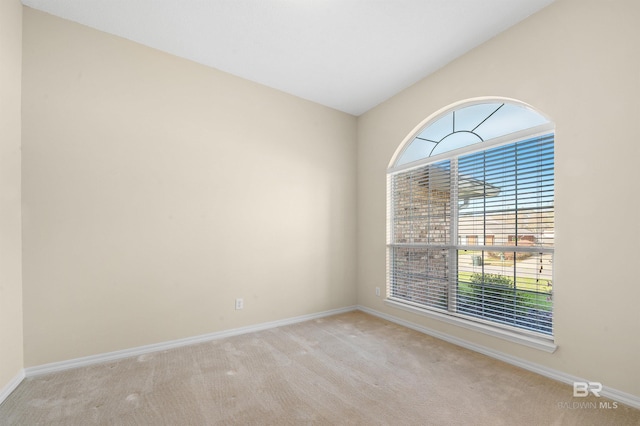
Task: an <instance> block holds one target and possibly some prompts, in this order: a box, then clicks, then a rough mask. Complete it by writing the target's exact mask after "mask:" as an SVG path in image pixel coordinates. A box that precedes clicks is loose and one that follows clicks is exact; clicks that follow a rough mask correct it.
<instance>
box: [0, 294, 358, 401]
mask: <svg viewBox="0 0 640 426" xmlns="http://www.w3.org/2000/svg"><path fill="white" fill-rule="evenodd" d="M356 309H357V308H356V306H348V307H346V308H339V309H332V310H329V311H324V312H318V313H315V314H308V315H301V316H299V317H293V318H286V319H282V320H277V321H270V322H265V323H261V324H256V325H249V326H246V327H240V328H234V329H231V330H224V331H218V332H215V333H209V334H203V335H200V336H193V337H187V338H184V339H177V340H171V341H168V342H161V343H155V344H152V345H146V346H138V347H135V348H130V349H123V350H121V351H115V352H107V353H103V354H97V355H90V356H85V357H81V358H75V359H70V360H67V361H60V362H53V363H50V364H44V365H38V366H34V367H28V368H26V369H25V373H26V377H34V376H39V375H42V374H49V373H54V372H57V371H64V370H70V369H73V368H78V367H85V366H87V365H93V364H99V363H102V362H108V361H115V360H118V359H122V358H129V357H133V356H139V355H143V354H147V353H150V352H158V351H164V350H167V349H173V348H178V347H181V346H187V345H193V344H196V343H203V342H209V341H211V340H216V339H222V338H225V337H231V336H238V335H240V334H246V333H252V332H255V331H262V330H268V329H270V328H275V327H281V326H283V325H289V324H295V323H299V322H303V321H309V320H313V319H317V318H323V317H327V316H330V315H336V314H341V313H345V312H351V311H355V310H356ZM9 393H10V392H9Z"/></svg>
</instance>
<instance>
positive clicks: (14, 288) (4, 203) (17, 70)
mask: <svg viewBox="0 0 640 426" xmlns="http://www.w3.org/2000/svg"><path fill="white" fill-rule="evenodd" d="M21 58H22V4H21V3H20V1H19V0H0V390H2V389H3V388H4V387H5V385H7V384H8V383H9V382H10V381H11V379H13V378H14V377H16V376H17V375H18V373H19V372H20V370H21V369H22V366H23V362H22V359H23V356H22V264H21V257H22V244H21V234H20V80H21V67H22V60H21Z"/></svg>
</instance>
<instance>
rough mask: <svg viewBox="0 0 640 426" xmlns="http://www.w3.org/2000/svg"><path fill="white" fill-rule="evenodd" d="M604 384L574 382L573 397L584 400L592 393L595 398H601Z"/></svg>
mask: <svg viewBox="0 0 640 426" xmlns="http://www.w3.org/2000/svg"><path fill="white" fill-rule="evenodd" d="M601 391H602V383H600V382H573V396H575V397H579V398H584V397H585V396H589V392H591V393H592V394H593V395H594V396H597V397H600V392H601Z"/></svg>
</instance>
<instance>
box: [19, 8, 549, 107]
mask: <svg viewBox="0 0 640 426" xmlns="http://www.w3.org/2000/svg"><path fill="white" fill-rule="evenodd" d="M552 1H553V0H23V4H25V5H26V6H29V7H32V8H35V9H38V10H42V11H45V12H48V13H51V14H53V15H56V16H59V17H62V18H65V19H68V20H71V21H75V22H78V23H81V24H84V25H87V26H89V27H92V28H95V29H98V30H101V31H105V32H107V33H111V34H114V35H117V36H121V37H124V38H127V39H130V40H133V41H135V42H138V43H141V44H144V45H146V46H150V47H153V48H155V49H159V50H162V51H165V52H168V53H171V54H174V55H177V56H180V57H183V58H187V59H190V60H192V61H195V62H199V63H201V64H204V65H207V66H210V67H213V68H216V69H219V70H222V71H225V72H228V73H231V74H234V75H237V76H239V77H243V78H246V79H248V80H252V81H255V82H258V83H261V84H264V85H266V86H270V87H273V88H275V89H279V90H282V91H284V92H287V93H290V94H293V95H296V96H299V97H302V98H305V99H308V100H311V101H314V102H317V103H320V104H323V105H326V106H329V107H332V108H335V109H338V110H341V111H344V112H348V113H350V114H354V115H360V114H362V113H363V112H365V111H367V110H368V109H370V108H372V107H374V106H376V105H377V104H379V103H380V102H382V101H384V100H386V99H388V98H389V97H391V96H393V95H395V94H396V93H398V92H399V91H401V90H402V89H404V88H406V87H408V86H410V85H411V84H413V83H415V82H417V81H418V80H420V79H422V78H424V77H425V76H427V75H429V74H430V73H432V72H434V71H436V70H437V69H438V68H441V67H442V66H444V65H445V64H447V63H448V62H450V61H452V60H453V59H455V58H456V57H458V56H460V55H462V54H464V53H465V52H467V51H469V50H471V49H472V48H474V47H475V46H477V45H479V44H481V43H483V42H485V41H486V40H488V39H490V38H491V37H493V36H495V35H497V34H498V33H500V32H501V31H503V30H505V29H507V28H508V27H510V26H512V25H514V24H516V23H517V22H519V21H521V20H523V19H524V18H526V17H527V16H529V15H531V14H533V13H535V12H537V11H538V10H540V9H542V8H544V7H545V6H547V5H549V4H550V3H552Z"/></svg>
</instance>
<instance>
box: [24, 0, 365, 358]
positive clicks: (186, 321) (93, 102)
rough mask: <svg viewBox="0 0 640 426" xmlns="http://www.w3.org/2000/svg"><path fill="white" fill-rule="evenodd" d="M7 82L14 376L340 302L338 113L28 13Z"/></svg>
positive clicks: (347, 201)
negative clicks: (15, 157) (11, 107)
mask: <svg viewBox="0 0 640 426" xmlns="http://www.w3.org/2000/svg"><path fill="white" fill-rule="evenodd" d="M23 79H24V85H23V87H24V90H23V124H24V132H23V171H24V183H23V201H24V218H23V220H24V271H25V273H24V311H25V331H24V340H25V365H26V366H34V365H40V364H44V363H50V362H55V361H62V360H68V359H71V358H75V357H82V356H86V355H91V354H98V353H104V352H108V351H114V350H120V349H126V348H131V347H135V346H140V345H145V344H151V343H155V342H163V341H168V340H171V339H177V338H185V337H189V336H195V335H200V334H203V333H209V332H215V331H218V330H225V329H231V328H235V327H240V326H246V325H251V324H256V323H261V322H266V321H272V320H278V319H284V318H290V317H294V316H298V315H304V314H311V313H317V312H321V311H325V310H329V309H334V308H341V307H345V306H350V305H353V304H355V302H356V286H355V266H354V265H355V244H356V240H355V217H356V210H355V200H356V192H355V189H356V188H355V184H356V170H355V164H356V118H355V117H353V116H350V115H347V114H344V113H341V112H337V111H335V110H331V109H329V108H325V107H322V106H319V105H317V104H313V103H311V102H307V101H304V100H301V99H299V98H295V97H293V96H289V95H286V94H283V93H281V92H278V91H275V90H272V89H269V88H266V87H264V86H260V85H257V84H254V83H250V82H247V81H245V80H242V79H239V78H236V77H232V76H230V75H228V74H224V73H222V72H218V71H215V70H213V69H210V68H207V67H204V66H200V65H197V64H195V63H192V62H189V61H186V60H183V59H178V58H176V57H173V56H170V55H167V54H163V53H160V52H158V51H155V50H152V49H149V48H146V47H143V46H140V45H137V44H135V43H132V42H129V41H126V40H124V39H120V38H117V37H113V36H110V35H107V34H105V33H102V32H99V31H95V30H92V29H89V28H86V27H83V26H80V25H77V24H74V23H71V22H69V21H65V20H61V19H58V18H55V17H53V16H50V15H47V14H44V13H41V12H37V11H34V10H31V9H28V8H25V10H24V64H23ZM236 297H242V298H244V305H245V306H244V310H242V311H236V310H234V300H235V298H236Z"/></svg>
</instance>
